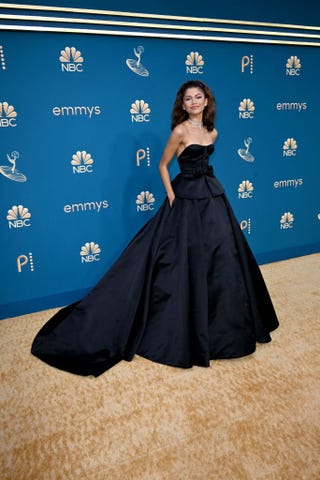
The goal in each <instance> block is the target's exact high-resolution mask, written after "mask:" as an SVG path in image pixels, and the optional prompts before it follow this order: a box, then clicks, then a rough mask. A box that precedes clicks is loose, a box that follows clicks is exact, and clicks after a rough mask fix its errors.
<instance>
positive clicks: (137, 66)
mask: <svg viewBox="0 0 320 480" xmlns="http://www.w3.org/2000/svg"><path fill="white" fill-rule="evenodd" d="M133 52H134V54H135V56H136V57H137V59H133V58H127V60H126V64H127V66H128V67H129V68H130V70H131V71H132V72H134V73H136V74H137V75H140V76H141V77H148V76H149V72H148V70H147V69H146V68H145V67H144V66H143V65H142V63H141V55H142V54H143V52H144V48H143V46H142V45H139V47H137V48H134V49H133Z"/></svg>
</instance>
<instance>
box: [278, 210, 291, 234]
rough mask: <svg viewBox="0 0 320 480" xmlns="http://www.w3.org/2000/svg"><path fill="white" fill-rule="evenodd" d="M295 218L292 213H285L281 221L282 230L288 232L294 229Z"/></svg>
mask: <svg viewBox="0 0 320 480" xmlns="http://www.w3.org/2000/svg"><path fill="white" fill-rule="evenodd" d="M293 222H294V217H293V214H292V213H291V212H285V213H284V214H283V215H282V217H281V219H280V229H281V230H288V229H289V228H293Z"/></svg>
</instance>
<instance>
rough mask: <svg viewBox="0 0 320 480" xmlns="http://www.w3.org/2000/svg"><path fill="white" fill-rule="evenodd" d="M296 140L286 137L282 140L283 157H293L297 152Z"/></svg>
mask: <svg viewBox="0 0 320 480" xmlns="http://www.w3.org/2000/svg"><path fill="white" fill-rule="evenodd" d="M297 148H298V145H297V142H296V140H295V139H294V138H287V140H285V141H284V143H283V147H282V152H283V153H282V154H283V156H284V157H295V156H296V154H297Z"/></svg>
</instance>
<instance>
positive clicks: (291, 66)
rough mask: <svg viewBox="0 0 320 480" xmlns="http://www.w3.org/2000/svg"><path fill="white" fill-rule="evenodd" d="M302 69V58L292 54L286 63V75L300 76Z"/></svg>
mask: <svg viewBox="0 0 320 480" xmlns="http://www.w3.org/2000/svg"><path fill="white" fill-rule="evenodd" d="M300 70H301V61H300V58H298V57H297V55H291V57H290V58H288V60H287V63H286V75H290V76H300Z"/></svg>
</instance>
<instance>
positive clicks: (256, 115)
mask: <svg viewBox="0 0 320 480" xmlns="http://www.w3.org/2000/svg"><path fill="white" fill-rule="evenodd" d="M0 45H1V46H0V63H1V65H0V82H1V88H0V138H1V142H0V191H1V200H0V232H1V233H0V235H1V245H2V259H1V289H0V291H1V293H0V295H1V299H0V308H1V317H2V318H5V317H10V316H15V315H19V314H22V313H26V312H30V311H34V310H40V309H43V308H49V307H54V306H59V305H65V304H68V303H71V302H73V301H75V300H78V299H79V298H81V297H82V296H83V295H84V294H85V293H86V292H87V291H88V290H89V289H90V288H91V287H92V286H93V285H94V284H95V283H96V282H97V281H98V280H99V278H100V277H101V276H102V275H103V273H104V272H105V271H106V269H107V268H108V267H109V266H110V265H111V264H112V262H113V261H114V260H115V259H116V258H117V256H118V255H119V254H120V252H121V251H122V250H123V248H124V247H125V246H126V244H127V243H128V242H129V240H130V238H131V237H132V236H133V235H134V234H135V233H136V232H137V231H138V229H139V228H140V227H141V226H142V225H143V224H144V223H145V222H146V221H147V220H148V219H150V218H151V216H152V215H153V214H154V213H155V211H156V210H157V209H158V207H159V206H160V204H161V203H162V201H163V200H164V198H165V192H164V189H163V186H162V184H161V180H160V177H159V175H158V162H159V159H160V157H161V153H162V150H163V148H164V146H165V143H166V141H167V138H168V136H169V134H170V115H171V108H172V105H173V102H174V99H175V95H176V91H177V89H178V87H179V86H180V85H181V83H183V82H184V81H186V80H190V79H200V80H202V81H204V82H206V83H207V84H208V85H209V86H210V87H211V88H212V90H213V92H214V94H215V96H216V100H217V121H216V127H217V129H218V131H219V138H218V140H217V143H216V150H215V154H214V155H213V157H212V162H213V164H214V167H215V171H216V175H217V176H218V178H219V179H220V181H221V183H222V184H223V185H224V187H225V189H226V192H227V195H228V198H229V200H230V202H231V204H232V206H233V208H234V211H235V213H236V216H237V218H238V220H239V223H240V225H241V228H242V229H243V231H244V233H245V235H246V237H247V239H248V241H249V244H250V245H251V247H252V249H253V252H254V253H255V255H256V258H257V260H258V261H259V262H260V263H265V262H269V261H276V260H280V259H285V258H289V257H293V256H298V255H304V254H308V253H312V252H315V251H317V249H318V247H319V229H320V209H319V203H318V191H319V144H318V141H319V130H318V124H319V114H320V108H319V105H320V96H319V89H318V88H316V83H317V82H319V78H320V58H319V53H320V52H319V49H316V48H312V47H302V46H292V45H291V46H285V45H282V46H280V45H276V46H271V45H263V44H250V43H225V42H214V41H201V42H199V41H198V42H197V41H192V40H184V41H181V40H170V39H160V38H158V39H157V38H143V39H141V38H140V39H139V38H134V37H125V36H124V37H116V36H99V35H93V36H90V35H85V34H63V33H59V34H56V33H48V32H46V33H40V32H9V31H8V32H2V33H1V35H0ZM170 168H171V176H172V177H173V176H174V175H175V174H176V173H177V172H178V170H177V162H176V161H173V162H172V164H171V167H170ZM288 280H289V279H288Z"/></svg>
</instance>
